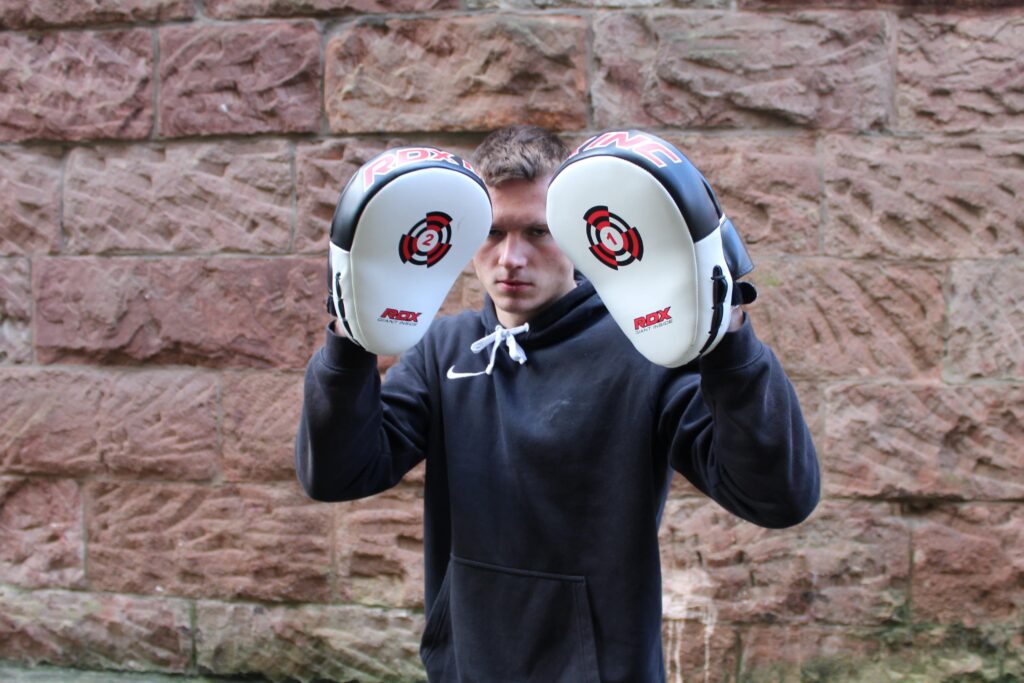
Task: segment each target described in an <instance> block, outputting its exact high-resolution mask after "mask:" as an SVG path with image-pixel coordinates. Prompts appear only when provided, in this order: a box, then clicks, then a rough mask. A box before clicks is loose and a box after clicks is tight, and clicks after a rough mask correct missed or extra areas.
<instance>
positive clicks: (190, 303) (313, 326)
mask: <svg viewBox="0 0 1024 683" xmlns="http://www.w3.org/2000/svg"><path fill="white" fill-rule="evenodd" d="M323 269H324V262H323V261H322V260H320V259H305V260H303V259H292V258H278V259H232V258H223V259H157V260H152V259H141V258H75V259H61V258H57V259H40V260H38V261H36V264H35V266H34V268H33V277H34V284H33V288H34V291H35V298H36V309H35V316H36V350H37V354H38V356H39V358H40V360H42V361H43V362H56V361H83V360H87V361H91V362H101V363H106V362H124V361H127V362H136V363H137V362H147V363H191V364H196V365H215V366H227V367H251V366H261V367H267V366H278V367H292V368H302V367H305V365H306V361H307V360H308V359H309V356H310V354H311V353H312V352H313V350H314V349H315V347H316V344H317V342H318V341H319V339H320V335H321V334H322V323H323V322H324V320H325V319H326V318H325V314H324V313H323V295H324V292H323V290H324V271H323Z"/></svg>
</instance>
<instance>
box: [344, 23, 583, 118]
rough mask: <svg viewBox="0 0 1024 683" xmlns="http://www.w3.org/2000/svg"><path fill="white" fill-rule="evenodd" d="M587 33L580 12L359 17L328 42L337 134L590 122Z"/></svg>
mask: <svg viewBox="0 0 1024 683" xmlns="http://www.w3.org/2000/svg"><path fill="white" fill-rule="evenodd" d="M585 34H586V25H585V23H584V21H583V19H581V18H579V17H559V16H545V17H542V18H541V17H529V16H524V15H507V14H506V15H476V16H463V17H448V18H445V19H392V20H388V21H383V22H376V21H374V22H357V23H356V24H354V25H352V26H350V27H347V28H345V29H344V30H343V31H342V32H341V33H340V34H338V35H336V36H334V37H333V38H331V39H330V41H329V42H328V44H327V47H326V82H327V83H326V87H325V89H324V106H325V107H326V113H327V119H328V122H329V124H330V128H331V131H333V132H335V133H360V132H378V131H446V130H459V131H463V130H491V129H493V128H498V127H500V126H503V125H508V124H512V123H522V122H531V123H535V124H538V125H542V126H548V127H550V128H553V129H556V130H559V129H573V128H582V127H584V126H585V125H586V124H587V95H586V85H585V83H586V58H587V57H586V48H585ZM524 92H528V94H527V95H524Z"/></svg>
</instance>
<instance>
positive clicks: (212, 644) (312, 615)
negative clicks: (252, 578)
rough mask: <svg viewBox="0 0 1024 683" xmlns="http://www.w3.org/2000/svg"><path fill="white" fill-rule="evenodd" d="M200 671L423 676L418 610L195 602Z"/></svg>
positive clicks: (337, 677) (350, 677) (342, 677)
mask: <svg viewBox="0 0 1024 683" xmlns="http://www.w3.org/2000/svg"><path fill="white" fill-rule="evenodd" d="M196 623H197V630H198V633H197V638H196V662H197V664H198V666H199V669H200V671H203V672H210V673H216V674H220V675H244V674H255V675H259V676H261V677H262V676H266V677H269V678H270V679H271V680H286V679H287V680H332V681H414V680H423V677H424V674H423V670H422V666H421V665H420V663H419V656H418V652H419V639H420V633H421V632H422V630H423V617H422V615H420V614H415V613H413V612H410V611H408V610H400V609H380V608H375V607H360V606H356V605H346V606H329V607H328V606H314V605H303V606H299V607H265V606H261V605H247V604H224V603H215V602H207V601H201V602H199V603H198V604H197V606H196Z"/></svg>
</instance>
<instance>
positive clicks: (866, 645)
mask: <svg viewBox="0 0 1024 683" xmlns="http://www.w3.org/2000/svg"><path fill="white" fill-rule="evenodd" d="M738 641H739V642H738V649H741V650H742V652H743V658H742V664H741V668H740V672H741V673H740V678H739V680H742V681H744V683H802V682H803V681H828V680H836V681H840V680H841V681H849V682H850V683H853V682H854V681H856V682H857V683H868V681H878V680H885V679H884V678H881V677H877V676H875V677H868V678H860V677H858V676H859V675H860V674H861V673H862V672H863V671H864V669H865V668H866V667H867V666H869V665H870V663H871V662H874V661H878V660H879V659H881V658H882V654H883V652H884V648H883V641H882V639H880V638H879V637H878V635H877V633H875V632H872V631H868V630H866V629H845V628H844V629H836V628H829V627H827V626H825V627H818V626H814V625H810V626H803V625H801V626H789V625H769V626H762V625H754V626H750V627H747V628H743V629H741V630H740V632H739V633H738ZM730 683H731V681H730Z"/></svg>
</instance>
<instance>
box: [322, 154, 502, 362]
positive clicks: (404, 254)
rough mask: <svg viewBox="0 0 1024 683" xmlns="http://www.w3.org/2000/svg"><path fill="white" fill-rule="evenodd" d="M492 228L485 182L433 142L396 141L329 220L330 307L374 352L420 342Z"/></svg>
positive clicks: (361, 174) (356, 178) (357, 178)
mask: <svg viewBox="0 0 1024 683" xmlns="http://www.w3.org/2000/svg"><path fill="white" fill-rule="evenodd" d="M490 229H491V201H490V197H489V196H488V194H487V190H486V188H485V187H484V183H483V181H482V180H481V179H480V178H479V177H478V176H477V175H476V173H474V172H473V170H472V168H471V167H470V165H469V164H468V163H467V162H465V161H463V160H462V159H460V158H459V157H457V156H455V155H453V154H449V153H447V152H444V151H442V150H439V149H434V148H430V147H401V148H396V149H390V150H388V151H386V152H384V153H382V154H379V155H378V156H376V157H374V158H373V159H371V160H370V161H368V162H366V164H364V165H363V166H362V167H361V168H360V169H359V170H358V171H356V173H355V175H353V176H352V178H351V179H350V180H349V182H348V184H347V185H346V186H345V189H344V190H343V191H342V193H341V198H340V199H339V200H338V206H337V208H336V209H335V211H334V218H333V220H332V221H331V233H330V237H331V243H330V253H329V256H328V259H329V260H328V291H329V295H328V301H327V309H328V312H329V313H331V314H332V315H335V316H337V317H338V319H339V320H340V321H341V324H342V325H343V326H344V328H345V332H346V333H347V335H348V337H349V338H350V339H351V340H352V341H354V342H355V343H357V344H359V345H360V346H362V347H363V348H365V349H366V350H367V351H370V352H371V353H377V354H385V355H397V354H400V353H402V352H403V351H405V350H406V349H408V348H410V347H412V346H413V345H415V344H416V343H417V342H418V341H419V340H420V339H421V338H422V337H423V335H424V334H426V331H427V328H428V327H429V326H430V323H431V322H432V321H433V319H434V316H435V315H437V310H438V309H439V308H440V307H441V304H442V302H443V301H444V298H445V296H446V295H447V294H448V291H449V290H450V289H451V287H452V285H453V284H454V282H455V279H456V278H457V277H458V276H459V274H460V273H461V272H462V270H463V268H465V267H466V264H467V263H469V261H470V259H471V258H473V254H474V253H476V251H477V249H479V247H480V245H481V244H483V241H484V239H485V238H486V237H487V233H488V231H489V230H490Z"/></svg>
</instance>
